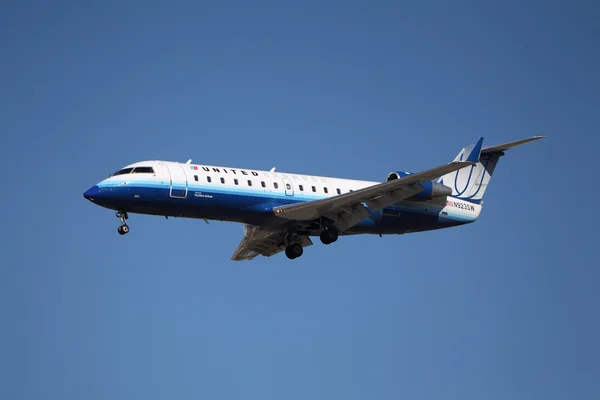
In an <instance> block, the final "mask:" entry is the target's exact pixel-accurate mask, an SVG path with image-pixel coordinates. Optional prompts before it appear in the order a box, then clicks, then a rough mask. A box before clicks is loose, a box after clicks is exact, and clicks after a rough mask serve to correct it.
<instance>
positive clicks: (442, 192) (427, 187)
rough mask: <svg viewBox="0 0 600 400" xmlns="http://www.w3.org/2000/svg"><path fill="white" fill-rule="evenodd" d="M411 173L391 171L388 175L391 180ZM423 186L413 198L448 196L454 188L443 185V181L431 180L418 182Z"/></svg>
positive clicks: (429, 198)
mask: <svg viewBox="0 0 600 400" xmlns="http://www.w3.org/2000/svg"><path fill="white" fill-rule="evenodd" d="M407 175H410V173H409V172H401V171H394V172H390V173H389V174H388V176H387V180H388V181H391V180H394V179H399V178H404V177H405V176H407ZM418 185H421V186H422V187H423V191H422V192H420V193H418V194H415V195H414V196H412V197H411V198H414V199H421V200H431V199H434V198H437V197H446V196H450V195H451V194H452V188H449V187H448V186H446V185H442V184H441V183H437V182H433V181H429V182H421V183H418Z"/></svg>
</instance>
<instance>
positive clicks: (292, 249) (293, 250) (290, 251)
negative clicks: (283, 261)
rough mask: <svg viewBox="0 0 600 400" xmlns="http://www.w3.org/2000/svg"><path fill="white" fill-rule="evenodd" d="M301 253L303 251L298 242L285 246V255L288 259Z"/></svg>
mask: <svg viewBox="0 0 600 400" xmlns="http://www.w3.org/2000/svg"><path fill="white" fill-rule="evenodd" d="M302 253H304V249H303V248H302V246H301V245H299V244H298V243H292V244H290V245H289V246H287V247H286V248H285V255H286V256H287V258H289V259H290V260H293V259H294V258H298V257H300V256H301V255H302Z"/></svg>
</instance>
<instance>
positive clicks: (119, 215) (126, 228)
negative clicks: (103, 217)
mask: <svg viewBox="0 0 600 400" xmlns="http://www.w3.org/2000/svg"><path fill="white" fill-rule="evenodd" d="M117 218H119V220H120V221H121V226H120V227H119V228H118V229H117V232H119V235H125V234H127V233H129V226H127V222H125V221H127V219H128V218H129V216H128V215H127V211H117Z"/></svg>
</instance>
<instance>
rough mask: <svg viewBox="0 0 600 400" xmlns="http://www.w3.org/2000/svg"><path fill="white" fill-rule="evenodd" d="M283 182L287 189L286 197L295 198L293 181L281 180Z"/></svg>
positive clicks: (288, 179)
mask: <svg viewBox="0 0 600 400" xmlns="http://www.w3.org/2000/svg"><path fill="white" fill-rule="evenodd" d="M281 180H282V181H283V188H284V189H285V195H286V196H293V195H294V186H293V185H292V181H291V180H290V178H281Z"/></svg>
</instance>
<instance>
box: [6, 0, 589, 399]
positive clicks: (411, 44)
mask: <svg viewBox="0 0 600 400" xmlns="http://www.w3.org/2000/svg"><path fill="white" fill-rule="evenodd" d="M450 3H451V4H450ZM598 12H599V10H598V6H597V5H596V4H594V2H566V1H563V2H556V1H545V2H531V1H518V2H517V1H504V2H493V3H487V4H483V2H435V1H427V2H399V1H398V2H369V3H368V4H367V2H357V1H344V2H326V1H318V2H286V1H279V2H275V1H269V2H262V1H255V2H226V1H220V2H164V3H159V2H103V4H102V5H99V3H91V2H89V3H85V2H53V3H52V4H50V3H48V2H11V3H6V4H3V5H2V6H1V12H0V48H1V49H2V57H0V100H1V104H2V106H1V107H0V134H1V135H2V146H0V153H1V155H2V156H1V157H0V166H1V168H2V171H3V177H4V186H3V189H2V193H3V196H1V197H0V201H1V202H2V209H3V210H4V215H3V217H2V225H3V229H1V230H0V254H1V256H2V257H1V258H0V264H1V267H0V317H1V319H0V321H1V328H2V329H1V330H0V397H2V398H11V399H37V398H45V399H68V398H73V399H76V398H79V399H82V398H85V399H107V398H110V399H130V398H145V399H164V398H211V399H215V398H217V399H240V398H243V399H261V400H265V399H282V398H285V399H303V400H304V399H309V398H310V399H337V398H343V399H346V400H349V399H365V398H379V399H392V398H393V399H398V398H411V399H412V398H418V399H440V398H444V399H481V398H486V399H502V400H506V399H526V398H527V399H530V398H544V399H564V398H580V399H593V398H594V399H595V398H599V397H600V386H599V385H598V382H599V377H600V364H599V362H598V359H600V350H599V345H598V337H600V326H599V325H600V323H599V321H598V307H599V306H600V295H599V294H598V289H597V286H598V282H599V278H600V273H599V272H598V262H597V256H596V255H595V251H594V250H595V245H596V241H597V240H594V239H597V237H598V234H597V229H596V225H597V220H598V219H597V216H596V211H595V202H596V201H597V200H596V198H597V196H596V195H597V194H598V189H597V185H596V183H595V180H596V176H595V174H593V172H594V170H595V169H596V165H595V164H596V163H595V162H594V159H595V158H596V149H597V148H598V145H599V140H598V136H597V132H598V127H599V125H600V124H599V122H600V113H598V109H599V106H600V100H599V94H598V93H599V92H600V80H599V78H598V70H599V64H600V52H598V38H599V37H600V29H599V28H598V24H597V21H598ZM533 135H547V136H548V139H546V140H544V141H542V142H537V143H534V144H530V145H527V146H525V147H523V148H519V149H516V150H514V151H511V152H510V153H508V154H507V156H506V157H504V158H503V159H502V160H501V162H500V164H499V166H498V168H497V170H496V173H495V175H494V179H493V180H492V182H491V185H490V188H489V190H488V191H487V192H486V197H485V207H484V210H483V213H482V216H481V218H480V220H479V221H478V222H476V223H475V224H472V225H469V226H464V227H459V228H455V229H451V230H442V231H438V232H430V233H421V234H414V235H406V236H397V237H391V236H390V237H384V238H379V237H349V238H342V239H341V240H339V241H338V242H337V243H335V244H334V245H331V246H328V247H325V246H323V245H320V244H316V245H315V246H313V247H311V248H307V249H306V251H305V255H304V256H303V257H302V258H300V259H298V260H295V261H294V262H289V261H288V260H287V259H286V258H285V257H284V256H283V255H280V256H276V257H272V258H270V259H265V258H259V259H255V260H253V261H252V262H245V263H233V262H231V261H229V258H230V257H231V254H232V253H233V251H234V250H235V248H236V247H237V245H238V243H239V241H240V239H241V238H242V228H241V227H240V226H238V225H235V224H227V223H217V222H214V223H211V224H210V225H208V226H207V225H206V224H205V223H204V222H202V221H193V220H183V219H169V220H165V219H164V218H159V217H151V216H138V215H132V216H131V218H130V226H131V228H132V232H131V233H130V234H129V235H128V236H126V237H120V236H119V235H118V234H117V232H116V228H117V226H118V221H117V219H116V218H115V217H114V216H113V213H112V212H110V211H108V210H105V209H102V208H99V207H96V206H94V205H93V204H91V203H89V202H87V201H86V200H84V199H83V197H82V193H83V192H84V191H85V190H86V189H87V188H88V187H90V186H92V185H93V184H94V183H96V182H97V181H99V180H101V179H103V178H104V177H105V176H107V175H108V174H109V173H111V172H113V171H114V170H116V169H118V168H120V167H121V166H123V165H126V164H128V163H131V162H135V161H139V160H144V159H166V160H179V161H186V160H187V159H188V158H193V159H194V161H195V162H197V163H200V164H209V165H227V166H234V167H239V166H243V167H246V168H250V169H269V168H271V167H273V166H276V167H277V169H278V170H280V171H289V172H298V173H307V174H319V175H328V176H338V177H347V178H357V179H369V180H383V179H385V176H386V175H387V173H388V172H390V171H393V170H398V169H400V170H411V171H418V170H421V169H425V168H429V167H432V166H435V165H439V164H441V163H444V162H448V161H450V160H452V158H453V157H454V156H455V155H456V154H457V153H458V152H459V151H460V149H461V148H462V147H463V146H464V145H468V144H471V143H474V142H475V141H476V140H477V138H478V137H479V136H485V138H486V143H487V144H498V143H503V142H506V141H510V140H516V139H519V138H523V137H528V136H533Z"/></svg>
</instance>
